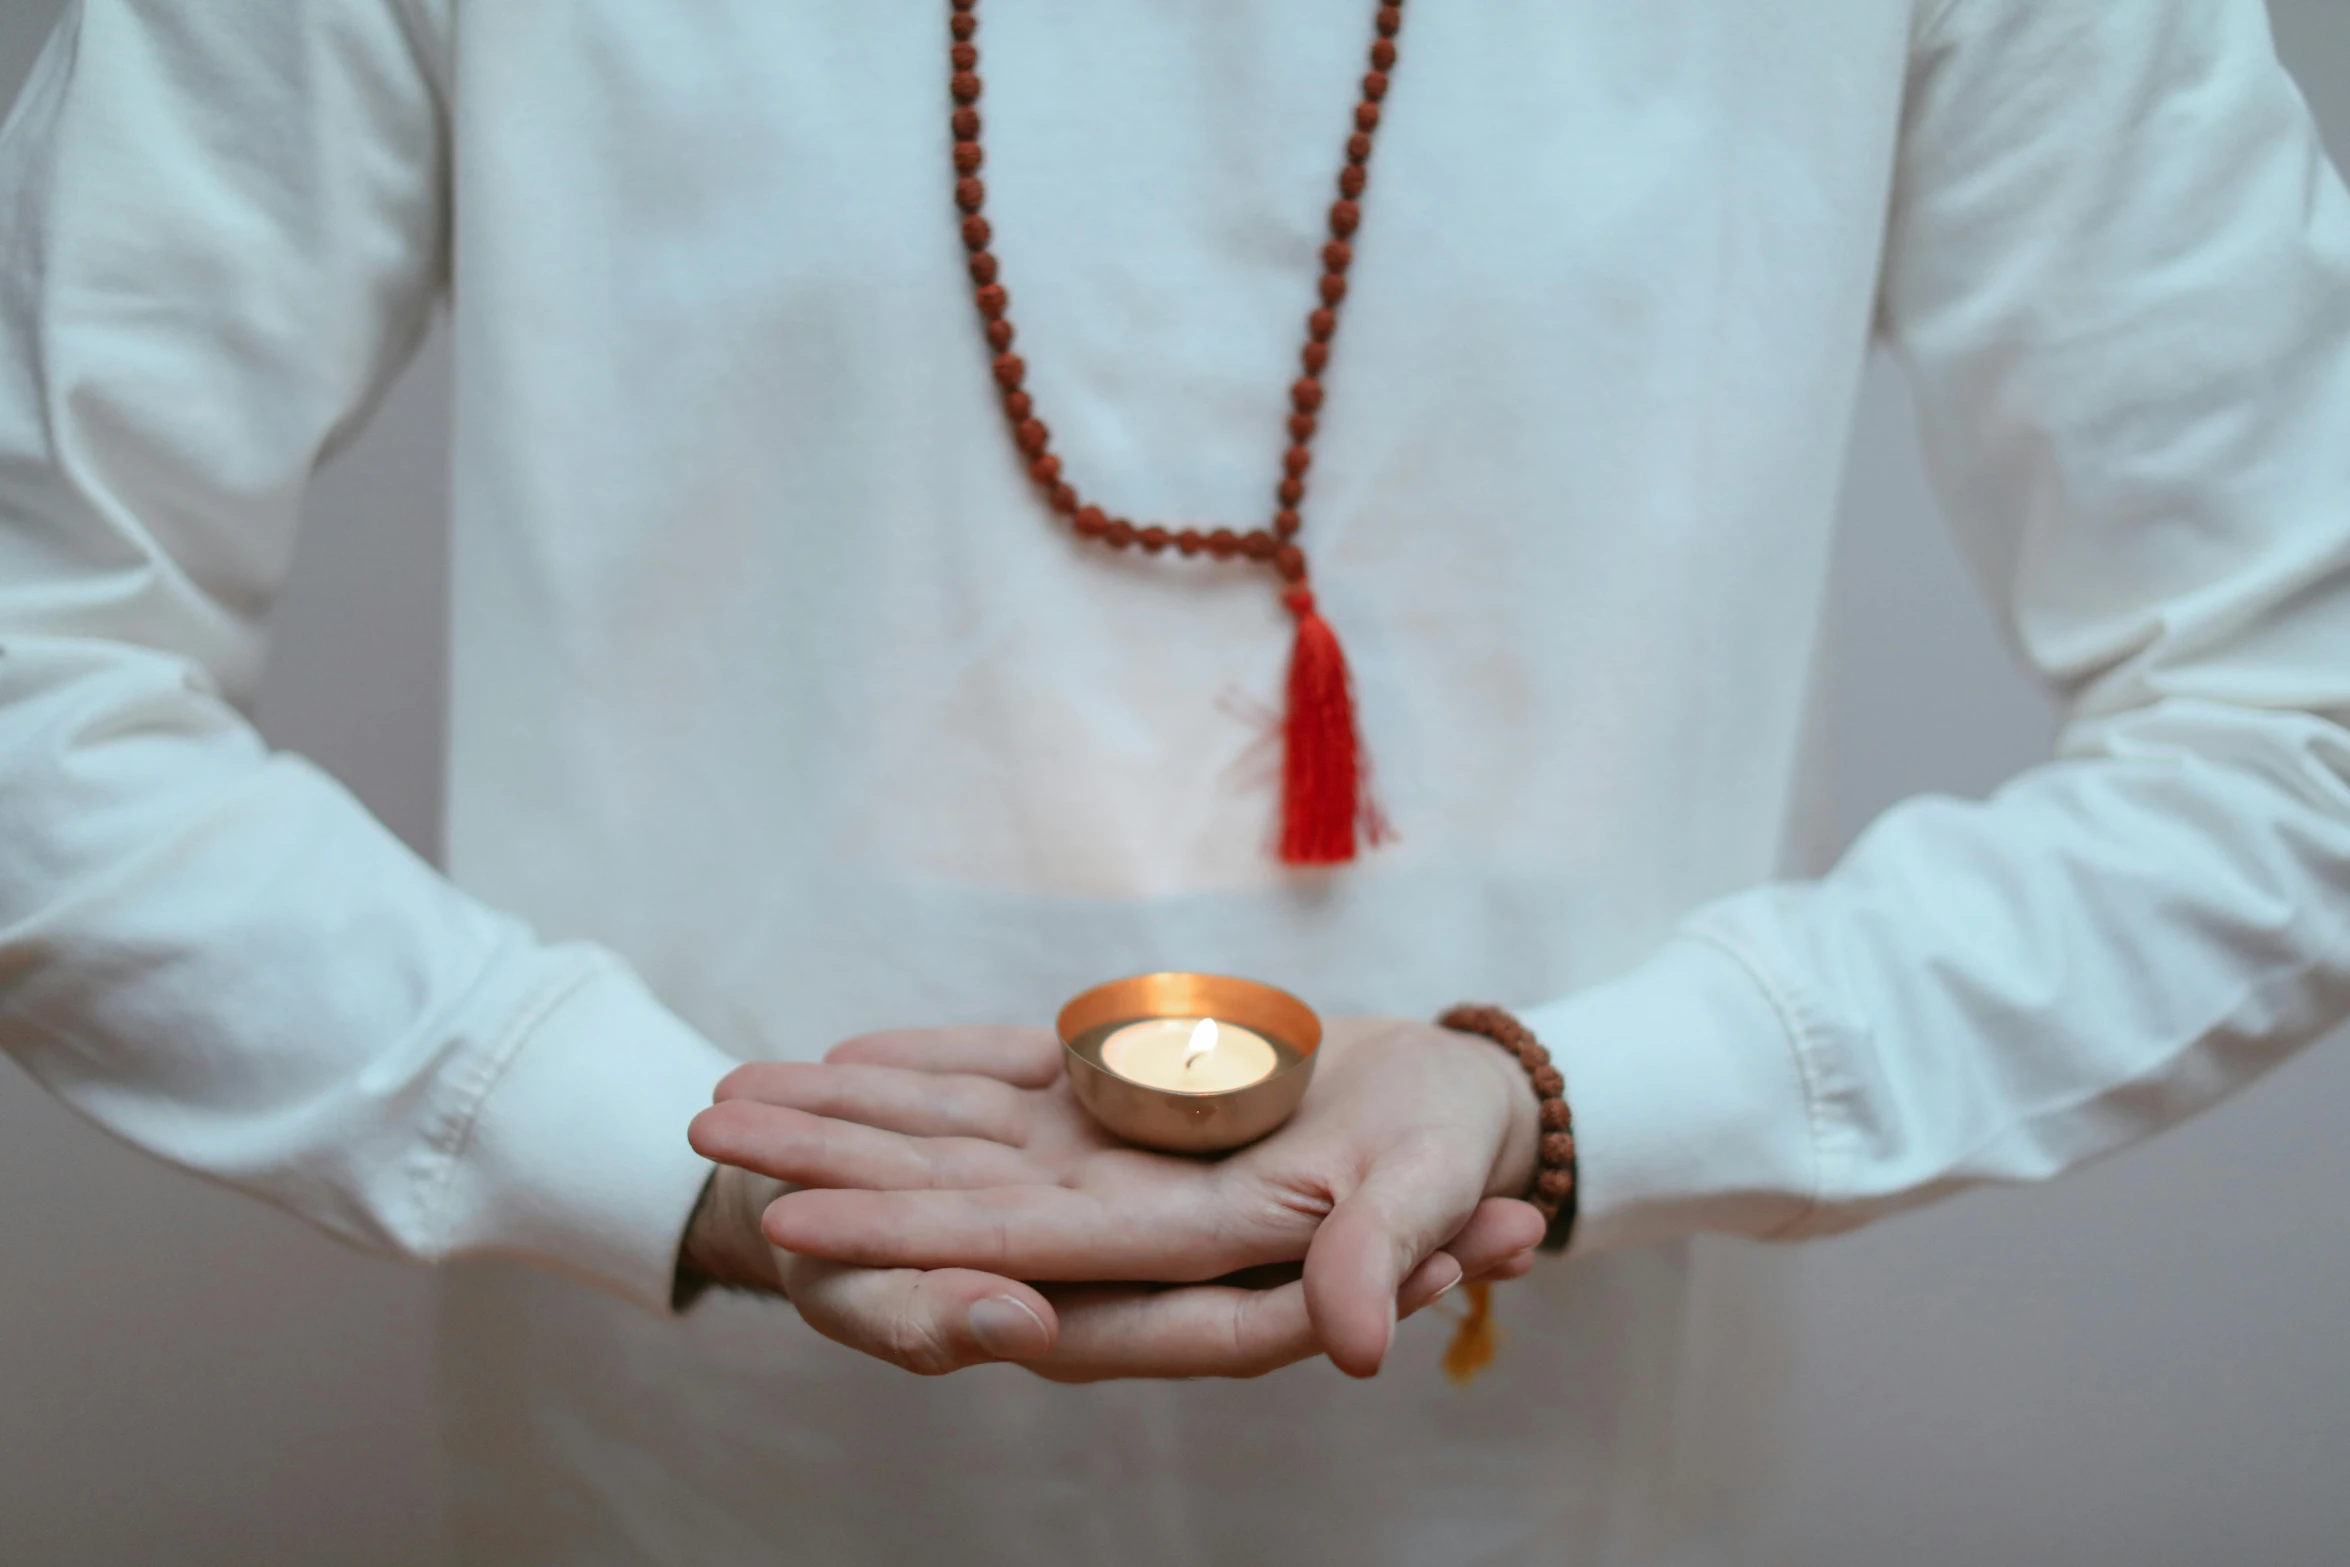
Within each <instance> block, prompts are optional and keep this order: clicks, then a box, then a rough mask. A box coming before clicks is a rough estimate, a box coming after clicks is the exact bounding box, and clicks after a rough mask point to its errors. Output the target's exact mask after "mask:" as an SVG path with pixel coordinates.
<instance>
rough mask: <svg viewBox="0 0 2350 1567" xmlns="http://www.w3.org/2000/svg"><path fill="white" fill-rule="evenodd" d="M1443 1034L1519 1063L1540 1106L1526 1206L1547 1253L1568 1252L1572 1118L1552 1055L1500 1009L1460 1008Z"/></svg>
mask: <svg viewBox="0 0 2350 1567" xmlns="http://www.w3.org/2000/svg"><path fill="white" fill-rule="evenodd" d="M1436 1021H1437V1022H1438V1023H1439V1024H1440V1025H1442V1026H1443V1027H1445V1028H1450V1029H1456V1030H1459V1031H1460V1032H1462V1033H1470V1034H1482V1035H1484V1036H1485V1037H1486V1038H1488V1039H1490V1040H1492V1041H1493V1042H1494V1043H1496V1044H1498V1045H1500V1046H1501V1047H1502V1048H1503V1049H1504V1050H1507V1051H1509V1052H1510V1054H1512V1055H1514V1056H1516V1057H1517V1058H1518V1064H1519V1066H1520V1068H1521V1069H1523V1070H1524V1071H1525V1073H1526V1077H1527V1080H1528V1082H1529V1083H1531V1084H1532V1086H1533V1089H1534V1093H1535V1097H1536V1099H1537V1100H1538V1101H1539V1104H1538V1108H1537V1119H1538V1121H1539V1123H1540V1125H1541V1127H1542V1131H1541V1133H1540V1134H1539V1136H1538V1137H1537V1138H1536V1141H1535V1164H1534V1173H1533V1177H1532V1179H1531V1181H1530V1182H1529V1184H1528V1187H1527V1191H1526V1200H1527V1201H1528V1202H1530V1203H1532V1204H1533V1205H1534V1207H1535V1208H1536V1209H1537V1210H1538V1211H1539V1212H1540V1213H1541V1214H1542V1217H1543V1220H1544V1222H1545V1225H1546V1229H1545V1232H1544V1235H1543V1238H1542V1247H1543V1249H1544V1250H1545V1251H1561V1250H1564V1249H1565V1248H1566V1245H1567V1242H1568V1240H1569V1239H1570V1238H1571V1235H1572V1232H1573V1230H1574V1225H1575V1206H1576V1185H1577V1181H1576V1170H1575V1158H1576V1153H1575V1134H1574V1112H1573V1111H1572V1110H1570V1109H1569V1108H1568V1105H1567V1100H1566V1084H1565V1082H1564V1080H1563V1079H1562V1078H1561V1077H1560V1075H1559V1070H1558V1068H1557V1067H1555V1066H1553V1065H1551V1064H1550V1052H1549V1051H1547V1050H1545V1049H1543V1048H1542V1044H1541V1042H1540V1041H1539V1040H1537V1039H1536V1038H1535V1037H1534V1034H1533V1031H1532V1030H1531V1029H1529V1028H1527V1027H1526V1025H1525V1024H1523V1023H1521V1022H1519V1021H1518V1020H1517V1019H1516V1018H1514V1017H1512V1016H1511V1015H1510V1014H1509V1013H1507V1012H1504V1011H1503V1010H1502V1009H1501V1008H1499V1007H1485V1006H1458V1007H1454V1008H1453V1009H1452V1010H1450V1011H1449V1012H1446V1013H1445V1014H1444V1015H1443V1016H1442V1017H1440V1018H1438V1019H1437V1020H1436Z"/></svg>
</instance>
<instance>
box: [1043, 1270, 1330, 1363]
mask: <svg viewBox="0 0 2350 1567" xmlns="http://www.w3.org/2000/svg"><path fill="white" fill-rule="evenodd" d="M1053 1302H1054V1305H1055V1307H1056V1308H1057V1309H1058V1311H1059V1312H1060V1322H1061V1331H1060V1337H1059V1340H1058V1341H1057V1342H1056V1343H1055V1345H1054V1347H1053V1352H1052V1353H1051V1354H1049V1355H1046V1356H1044V1357H1042V1358H1040V1359H1037V1360H1032V1361H1029V1362H1028V1363H1027V1364H1028V1369H1029V1370H1031V1371H1034V1372H1035V1373H1037V1374H1038V1375H1039V1376H1043V1377H1049V1378H1051V1379H1052V1380H1053V1381H1056V1382H1100V1381H1105V1380H1108V1379H1110V1378H1113V1377H1257V1376H1263V1375H1264V1374H1265V1373H1266V1372H1268V1371H1275V1370H1278V1369H1280V1368H1281V1367H1283V1366H1286V1365H1290V1364H1292V1363H1293V1362H1296V1361H1300V1360H1305V1359H1307V1358H1309V1357H1311V1356H1313V1355H1314V1354H1316V1353H1318V1352H1319V1351H1320V1349H1321V1345H1320V1344H1319V1343H1318V1342H1317V1341H1316V1340H1315V1338H1314V1326H1313V1322H1312V1321H1311V1319H1309V1318H1308V1317H1307V1315H1306V1301H1305V1286H1304V1285H1303V1284H1302V1283H1299V1284H1284V1285H1282V1286H1281V1287H1280V1288H1279V1289H1270V1290H1252V1289H1235V1288H1232V1287H1230V1286H1228V1285H1221V1284H1199V1285H1190V1286H1187V1287H1184V1288H1180V1289H1164V1290H1154V1289H1149V1288H1136V1287H1130V1286H1119V1285H1106V1286H1103V1285H1096V1286H1085V1287H1081V1288H1077V1289H1063V1290H1056V1291H1054V1292H1053Z"/></svg>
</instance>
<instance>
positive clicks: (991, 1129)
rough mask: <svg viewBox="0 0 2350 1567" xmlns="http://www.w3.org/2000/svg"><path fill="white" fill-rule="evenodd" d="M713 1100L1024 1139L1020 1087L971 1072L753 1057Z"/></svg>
mask: <svg viewBox="0 0 2350 1567" xmlns="http://www.w3.org/2000/svg"><path fill="white" fill-rule="evenodd" d="M714 1097H715V1098H716V1100H717V1101H718V1102H719V1103H720V1104H724V1103H726V1102H727V1101H728V1100H732V1099H755V1100H757V1101H759V1102H760V1103H762V1104H771V1105H782V1106H784V1107H786V1108H787V1109H792V1110H805V1111H807V1112H808V1113H809V1114H810V1115H823V1116H830V1117H831V1118H833V1119H834V1120H836V1121H856V1122H859V1123H861V1124H863V1125H866V1126H877V1127H879V1128H881V1129H882V1130H883V1131H885V1132H904V1133H906V1134H908V1135H909V1136H913V1137H984V1138H987V1139H988V1140H990V1141H991V1142H999V1143H1009V1144H1011V1145H1013V1146H1014V1147H1018V1146H1019V1145H1020V1144H1021V1143H1023V1142H1025V1141H1027V1138H1028V1127H1029V1109H1028V1102H1027V1100H1026V1098H1025V1097H1024V1096H1023V1094H1022V1091H1021V1090H1019V1089H1017V1088H1014V1087H1012V1086H1011V1085H1010V1084H1009V1083H1002V1082H998V1081H997V1080H996V1079H994V1078H992V1077H980V1076H977V1075H975V1074H971V1073H945V1072H915V1071H909V1070H907V1069H906V1068H904V1067H893V1066H827V1065H825V1064H823V1063H821V1062H815V1061H754V1062H751V1063H750V1064H749V1065H747V1066H738V1067H736V1068H735V1069H734V1070H733V1071H731V1072H729V1073H727V1074H726V1076H725V1077H723V1078H721V1079H719V1082H718V1090H717V1093H716V1095H715V1096H714Z"/></svg>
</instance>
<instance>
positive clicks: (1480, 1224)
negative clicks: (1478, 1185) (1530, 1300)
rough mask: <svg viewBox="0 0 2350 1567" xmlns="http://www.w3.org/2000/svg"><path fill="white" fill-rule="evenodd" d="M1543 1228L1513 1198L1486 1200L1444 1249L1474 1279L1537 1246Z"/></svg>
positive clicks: (1531, 1210) (1533, 1212)
mask: <svg viewBox="0 0 2350 1567" xmlns="http://www.w3.org/2000/svg"><path fill="white" fill-rule="evenodd" d="M1546 1227H1547V1226H1546V1224H1545V1222H1544V1220H1543V1217H1542V1214H1541V1212H1540V1211H1539V1210H1538V1209H1536V1208H1535V1206H1534V1205H1533V1204H1532V1203H1529V1202H1520V1201H1518V1199H1516V1198H1515V1197H1488V1198H1486V1199H1485V1200H1484V1201H1483V1202H1481V1203H1479V1204H1478V1205H1477V1208H1476V1211H1475V1212H1474V1213H1471V1214H1470V1215H1469V1222H1468V1223H1467V1224H1465V1225H1463V1226H1462V1227H1461V1231H1460V1233H1459V1234H1457V1235H1455V1236H1453V1237H1452V1239H1450V1240H1448V1241H1446V1242H1445V1243H1444V1249H1445V1250H1446V1251H1449V1252H1451V1253H1452V1254H1453V1255H1454V1256H1455V1257H1457V1258H1459V1259H1460V1264H1461V1267H1462V1268H1463V1269H1464V1270H1465V1271H1466V1272H1467V1274H1468V1275H1469V1276H1470V1277H1472V1278H1474V1277H1476V1276H1478V1275H1480V1274H1482V1273H1484V1272H1485V1270H1486V1269H1488V1268H1490V1267H1492V1266H1494V1265H1495V1264H1496V1263H1498V1262H1501V1261H1502V1260H1504V1259H1505V1258H1509V1257H1512V1256H1515V1255H1516V1254H1517V1253H1519V1252H1522V1251H1528V1250H1530V1249H1532V1248H1533V1247H1535V1246H1537V1245H1540V1244H1541V1241H1542V1233H1543V1230H1544V1229H1545V1228H1546Z"/></svg>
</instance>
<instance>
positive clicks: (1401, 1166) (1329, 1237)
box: [1305, 1159, 1478, 1377]
mask: <svg viewBox="0 0 2350 1567" xmlns="http://www.w3.org/2000/svg"><path fill="white" fill-rule="evenodd" d="M1477 1196H1478V1194H1477V1193H1476V1192H1474V1191H1470V1192H1468V1193H1466V1194H1465V1195H1462V1196H1457V1197H1456V1196H1454V1195H1452V1194H1449V1193H1448V1192H1447V1191H1446V1189H1445V1182H1444V1181H1443V1180H1442V1179H1441V1178H1440V1177H1439V1176H1438V1175H1437V1173H1436V1172H1434V1171H1432V1170H1430V1169H1429V1168H1428V1167H1427V1166H1426V1164H1425V1163H1424V1162H1422V1161H1419V1160H1411V1159H1386V1160H1382V1161H1380V1162H1379V1163H1377V1164H1375V1165H1373V1166H1372V1167H1371V1170H1370V1173H1369V1174H1368V1175H1366V1176H1365V1177H1364V1178H1363V1183H1362V1185H1360V1186H1358V1187H1356V1188H1355V1190H1354V1191H1353V1192H1351V1193H1349V1194H1348V1195H1347V1197H1346V1198H1345V1200H1344V1201H1342V1202H1340V1203H1339V1205H1338V1206H1337V1207H1336V1208H1334V1209H1332V1210H1331V1213H1330V1217H1329V1218H1327V1219H1324V1220H1323V1221H1322V1224H1321V1227H1320V1228H1319V1229H1317V1230H1315V1231H1314V1238H1313V1241H1312V1243H1311V1244H1309V1245H1308V1246H1307V1248H1306V1267H1305V1285H1306V1312H1307V1315H1308V1316H1309V1317H1310V1318H1311V1320H1312V1322H1313V1324H1314V1333H1315V1336H1316V1337H1318V1338H1320V1339H1321V1341H1322V1347H1323V1349H1324V1350H1325V1351H1326V1352H1327V1353H1328V1354H1329V1356H1330V1359H1331V1361H1332V1362H1333V1363H1334V1364H1335V1365H1337V1367H1338V1369H1339V1370H1341V1371H1343V1372H1345V1373H1346V1374H1347V1375H1348V1376H1352V1377H1367V1376H1371V1375H1374V1374H1376V1373H1377V1371H1378V1370H1379V1364H1380V1362H1381V1361H1383V1360H1385V1359H1386V1358H1387V1348H1388V1345H1389V1344H1390V1343H1391V1342H1392V1341H1393V1340H1394V1337H1395V1315H1396V1307H1395V1297H1396V1291H1397V1289H1398V1288H1399V1287H1401V1285H1402V1284H1403V1281H1404V1280H1405V1278H1406V1277H1408V1276H1409V1275H1410V1274H1411V1273H1412V1272H1413V1270H1414V1269H1416V1268H1417V1267H1418V1266H1419V1265H1420V1262H1421V1261H1422V1259H1424V1258H1425V1257H1427V1256H1428V1254H1429V1253H1431V1252H1433V1251H1435V1250H1436V1249H1437V1247H1439V1246H1441V1245H1442V1244H1443V1243H1444V1241H1445V1239H1446V1238H1447V1237H1448V1236H1451V1235H1453V1234H1454V1233H1455V1232H1457V1231H1459V1230H1460V1228H1461V1226H1462V1224H1463V1222H1464V1221H1465V1220H1467V1219H1468V1217H1469V1215H1470V1212H1471V1210H1473V1209H1474V1208H1475V1207H1476V1206H1477Z"/></svg>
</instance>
